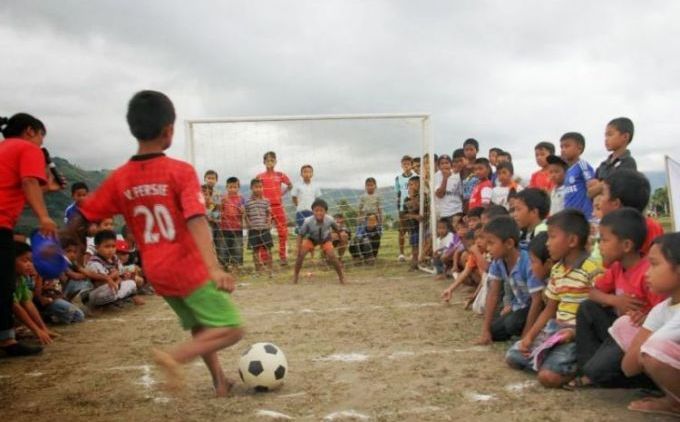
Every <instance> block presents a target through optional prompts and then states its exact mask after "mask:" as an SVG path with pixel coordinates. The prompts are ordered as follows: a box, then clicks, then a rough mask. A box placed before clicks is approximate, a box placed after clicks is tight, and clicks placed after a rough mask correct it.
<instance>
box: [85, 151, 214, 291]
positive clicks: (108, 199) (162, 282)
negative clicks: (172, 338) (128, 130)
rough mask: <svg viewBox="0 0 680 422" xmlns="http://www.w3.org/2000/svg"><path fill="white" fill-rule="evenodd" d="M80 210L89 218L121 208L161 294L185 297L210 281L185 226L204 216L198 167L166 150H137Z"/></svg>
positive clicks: (148, 276)
mask: <svg viewBox="0 0 680 422" xmlns="http://www.w3.org/2000/svg"><path fill="white" fill-rule="evenodd" d="M80 210H81V212H82V213H83V215H84V216H85V218H87V219H88V220H91V221H97V220H101V219H103V218H106V217H111V216H113V215H115V214H122V215H123V217H125V222H126V223H127V225H128V227H129V228H131V229H132V233H133V234H134V236H135V240H136V241H137V245H138V246H139V252H140V254H141V257H142V266H143V269H144V275H145V276H146V277H147V278H148V280H149V281H150V282H151V284H152V285H153V287H154V288H155V289H156V291H157V292H158V294H160V295H162V296H172V297H186V296H188V295H190V294H191V293H192V292H193V291H194V290H195V289H197V288H199V287H201V286H202V285H203V284H204V283H205V282H206V281H208V277H209V275H208V270H207V268H206V265H205V262H204V261H203V257H202V256H201V254H200V252H199V250H198V246H197V245H196V242H195V241H194V238H193V236H192V235H191V233H190V232H189V229H188V227H187V221H188V220H189V219H191V218H193V217H197V216H200V217H202V218H204V217H205V201H204V199H203V195H202V194H201V188H200V185H199V182H198V177H197V176H196V171H195V170H194V168H193V167H192V166H191V165H189V164H187V163H185V162H183V161H179V160H175V159H172V158H168V157H166V156H165V154H147V155H139V156H134V157H132V158H131V159H130V161H128V162H127V163H126V164H124V165H123V166H122V167H119V168H118V169H116V170H115V171H114V172H113V173H112V174H111V175H110V176H109V177H108V178H107V179H106V180H105V181H104V183H103V184H102V185H101V187H100V188H99V189H97V191H96V192H94V193H93V194H91V195H88V197H87V199H86V200H85V203H84V204H83V205H82V206H80Z"/></svg>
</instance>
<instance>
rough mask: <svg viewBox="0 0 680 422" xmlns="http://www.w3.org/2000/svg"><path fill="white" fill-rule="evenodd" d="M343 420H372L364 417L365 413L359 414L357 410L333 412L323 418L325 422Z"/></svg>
mask: <svg viewBox="0 0 680 422" xmlns="http://www.w3.org/2000/svg"><path fill="white" fill-rule="evenodd" d="M342 419H354V420H357V421H367V420H369V419H370V418H369V417H368V416H367V415H364V414H363V413H359V412H357V411H356V410H352V409H350V410H341V411H339V412H333V413H329V414H328V415H326V416H324V417H323V420H324V421H336V420H342Z"/></svg>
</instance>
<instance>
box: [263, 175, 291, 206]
mask: <svg viewBox="0 0 680 422" xmlns="http://www.w3.org/2000/svg"><path fill="white" fill-rule="evenodd" d="M257 179H259V180H261V181H262V196H264V198H265V199H268V200H269V203H270V204H271V205H272V206H274V205H281V185H290V184H291V183H290V179H289V178H288V176H286V173H283V172H281V171H265V172H263V173H260V174H258V175H257Z"/></svg>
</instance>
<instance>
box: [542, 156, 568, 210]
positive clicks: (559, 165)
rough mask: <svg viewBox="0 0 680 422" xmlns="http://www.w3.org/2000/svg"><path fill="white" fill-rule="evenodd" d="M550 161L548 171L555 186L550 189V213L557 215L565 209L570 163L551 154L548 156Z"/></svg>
mask: <svg viewBox="0 0 680 422" xmlns="http://www.w3.org/2000/svg"><path fill="white" fill-rule="evenodd" d="M546 161H547V162H548V173H549V174H550V181H551V182H552V184H553V188H552V190H551V191H550V214H549V215H555V214H557V213H558V212H560V211H562V210H563V209H564V196H565V194H566V186H565V185H564V178H565V177H566V175H567V169H568V168H569V165H567V162H566V161H564V160H563V159H562V157H558V156H557V155H549V156H548V158H546Z"/></svg>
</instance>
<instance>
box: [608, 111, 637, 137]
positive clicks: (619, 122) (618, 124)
mask: <svg viewBox="0 0 680 422" xmlns="http://www.w3.org/2000/svg"><path fill="white" fill-rule="evenodd" d="M607 126H612V127H613V128H615V129H616V130H618V131H619V132H621V133H627V134H628V143H629V144H630V143H631V142H632V141H633V135H634V134H635V125H633V121H632V120H630V119H629V118H628V117H617V118H616V119H612V121H611V122H609V123H607Z"/></svg>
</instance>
